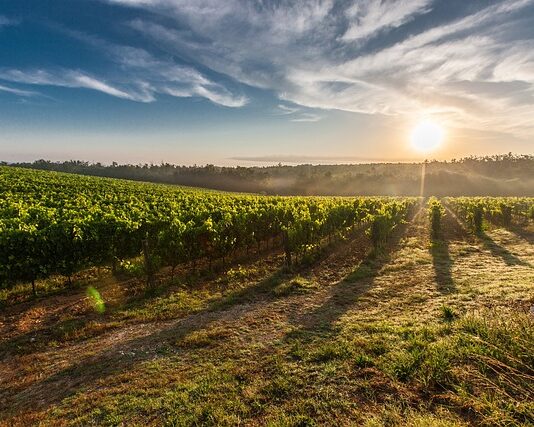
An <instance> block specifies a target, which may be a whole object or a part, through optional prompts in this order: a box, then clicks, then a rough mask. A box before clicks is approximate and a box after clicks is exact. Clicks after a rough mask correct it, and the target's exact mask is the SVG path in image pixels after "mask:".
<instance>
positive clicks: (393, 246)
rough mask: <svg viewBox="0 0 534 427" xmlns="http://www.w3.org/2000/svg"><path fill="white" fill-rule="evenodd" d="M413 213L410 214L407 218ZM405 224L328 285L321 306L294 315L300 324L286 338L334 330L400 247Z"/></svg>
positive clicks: (406, 225) (406, 224) (296, 321)
mask: <svg viewBox="0 0 534 427" xmlns="http://www.w3.org/2000/svg"><path fill="white" fill-rule="evenodd" d="M419 212H421V211H419ZM416 215H417V214H416ZM416 215H413V216H412V217H410V221H411V220H413V218H414V217H415V216H416ZM407 228H408V223H403V224H401V225H400V226H399V227H397V229H396V230H395V231H394V233H393V235H392V236H391V237H390V239H389V241H388V242H387V244H386V247H385V248H384V249H383V250H381V251H378V252H377V251H375V250H371V251H370V252H369V253H368V254H367V255H366V256H365V258H364V259H363V260H362V261H361V262H360V264H359V265H358V267H357V268H356V269H355V270H354V271H353V272H351V273H350V274H348V275H347V276H346V277H345V278H344V279H343V280H341V281H340V282H338V283H337V284H335V285H333V286H332V287H331V295H330V297H329V298H328V299H327V300H326V301H325V302H324V303H323V304H322V305H321V306H319V307H317V308H316V309H314V310H312V311H311V312H307V313H306V314H304V315H303V316H301V317H299V318H297V319H294V320H293V322H294V323H296V324H297V325H299V326H300V328H299V329H298V330H296V331H291V332H290V333H289V334H288V336H287V338H292V337H298V336H299V335H301V334H302V333H306V332H309V331H312V330H313V331H316V330H318V331H320V332H327V333H328V332H335V323H336V322H337V321H338V320H339V319H340V318H341V317H342V316H343V315H344V314H345V313H347V312H348V311H349V310H350V309H352V308H353V307H354V305H355V304H356V303H357V302H358V300H359V298H360V297H361V296H362V295H364V294H366V293H367V292H368V291H369V290H370V289H371V288H372V287H373V285H374V283H375V279H376V277H377V276H378V274H379V271H380V270H381V269H382V267H384V266H385V265H386V264H387V263H388V262H389V261H390V260H391V257H392V255H393V254H394V253H395V252H396V250H397V249H399V244H400V241H401V239H402V238H403V237H404V236H405V235H406V231H407Z"/></svg>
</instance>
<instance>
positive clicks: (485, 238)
mask: <svg viewBox="0 0 534 427" xmlns="http://www.w3.org/2000/svg"><path fill="white" fill-rule="evenodd" d="M478 237H479V239H480V240H481V241H482V244H483V245H484V248H486V249H488V250H489V251H490V252H491V254H492V255H493V256H494V257H499V258H501V259H502V260H503V261H504V262H505V263H506V265H509V266H513V265H521V266H524V267H532V265H530V264H529V263H528V262H526V261H523V260H522V259H520V258H518V257H517V256H515V255H514V254H513V253H511V252H510V251H509V250H508V249H506V248H505V247H504V246H502V245H499V244H498V243H497V242H496V241H495V240H493V239H492V238H491V237H490V236H489V235H488V234H486V233H485V232H484V231H482V232H481V233H479V234H478Z"/></svg>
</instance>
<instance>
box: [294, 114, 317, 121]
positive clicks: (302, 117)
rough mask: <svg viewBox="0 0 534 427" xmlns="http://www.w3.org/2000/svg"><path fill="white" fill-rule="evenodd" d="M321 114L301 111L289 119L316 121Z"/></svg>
mask: <svg viewBox="0 0 534 427" xmlns="http://www.w3.org/2000/svg"><path fill="white" fill-rule="evenodd" d="M322 118H323V116H320V115H319V114H313V113H303V114H300V115H299V116H297V117H294V118H292V119H291V121H292V122H318V121H319V120H321V119H322Z"/></svg>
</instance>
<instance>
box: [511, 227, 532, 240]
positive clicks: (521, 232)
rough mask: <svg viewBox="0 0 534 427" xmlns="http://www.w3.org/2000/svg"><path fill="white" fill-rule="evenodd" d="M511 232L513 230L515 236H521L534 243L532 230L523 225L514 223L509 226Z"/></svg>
mask: <svg viewBox="0 0 534 427" xmlns="http://www.w3.org/2000/svg"><path fill="white" fill-rule="evenodd" d="M509 230H510V231H511V232H513V233H514V234H515V235H516V236H519V237H521V238H522V239H524V240H526V241H527V242H528V243H530V244H531V245H534V232H533V231H529V230H527V229H526V228H524V227H519V226H517V225H514V226H512V227H510V228H509Z"/></svg>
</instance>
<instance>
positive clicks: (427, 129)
mask: <svg viewBox="0 0 534 427" xmlns="http://www.w3.org/2000/svg"><path fill="white" fill-rule="evenodd" d="M444 136H445V132H444V130H443V128H442V127H441V126H440V125H439V124H438V123H436V122H434V121H432V120H423V121H421V122H419V123H418V124H417V126H415V128H414V129H413V130H412V134H411V137H410V140H411V143H412V147H413V148H414V149H415V150H417V151H419V152H421V153H429V152H431V151H434V150H436V149H437V148H438V147H439V146H440V145H441V143H442V142H443V138H444Z"/></svg>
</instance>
